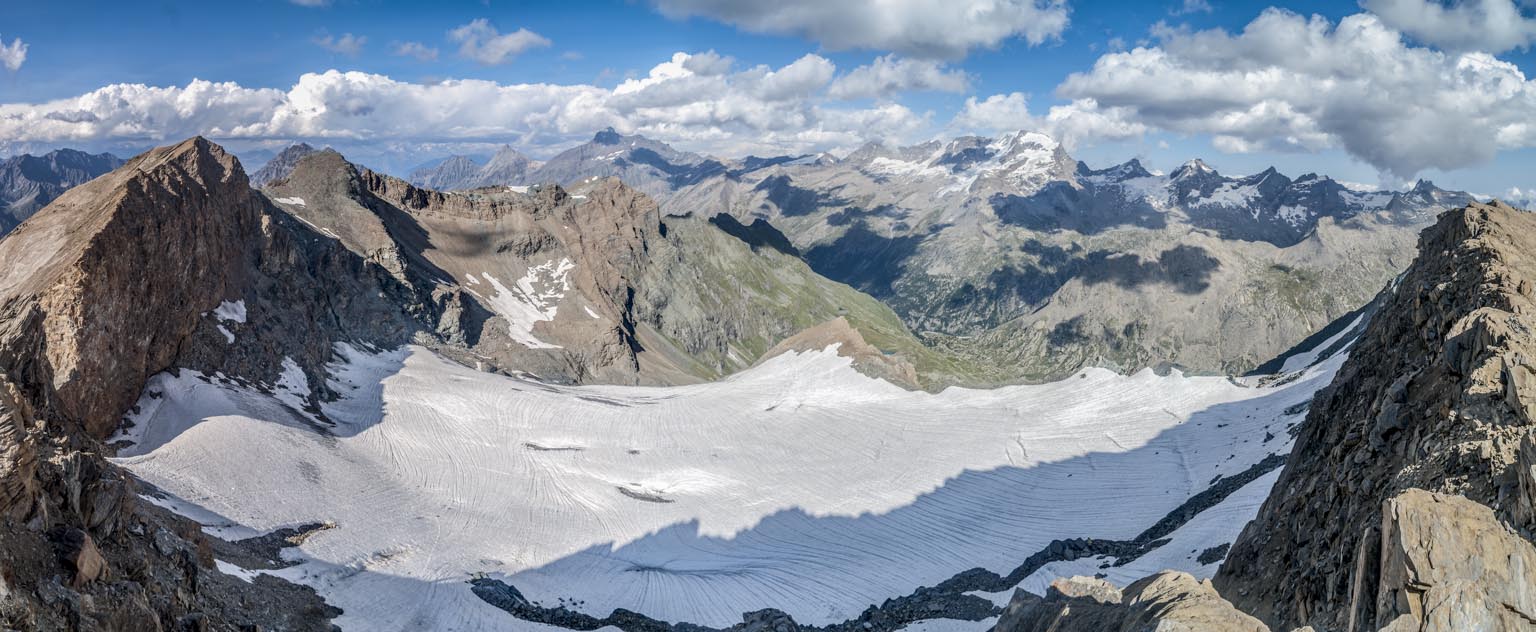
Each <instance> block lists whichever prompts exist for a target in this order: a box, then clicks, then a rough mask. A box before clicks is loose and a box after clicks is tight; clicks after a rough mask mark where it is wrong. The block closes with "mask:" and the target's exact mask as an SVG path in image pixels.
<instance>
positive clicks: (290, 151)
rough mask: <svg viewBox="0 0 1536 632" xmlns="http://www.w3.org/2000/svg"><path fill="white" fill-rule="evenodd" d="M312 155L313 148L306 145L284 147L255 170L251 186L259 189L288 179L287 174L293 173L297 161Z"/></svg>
mask: <svg viewBox="0 0 1536 632" xmlns="http://www.w3.org/2000/svg"><path fill="white" fill-rule="evenodd" d="M312 153H315V148H314V147H311V146H310V145H309V144H308V143H295V144H293V145H289V146H287V147H284V148H283V150H282V151H280V152H277V155H276V156H273V157H272V159H271V160H268V161H267V164H265V165H262V166H261V168H260V169H257V170H256V173H253V174H251V186H253V187H256V188H261V187H264V186H266V185H267V184H268V183H270V182H272V181H274V180H281V179H283V178H286V177H288V174H289V173H292V172H293V167H294V165H296V164H298V162H299V159H301V158H303V157H305V156H308V155H310V154H312Z"/></svg>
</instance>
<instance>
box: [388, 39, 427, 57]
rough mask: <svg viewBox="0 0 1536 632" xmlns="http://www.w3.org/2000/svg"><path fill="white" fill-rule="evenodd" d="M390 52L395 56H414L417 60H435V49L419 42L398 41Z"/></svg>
mask: <svg viewBox="0 0 1536 632" xmlns="http://www.w3.org/2000/svg"><path fill="white" fill-rule="evenodd" d="M390 52H392V53H394V54H395V55H396V56H397V57H415V58H416V60H417V61H437V49H436V48H434V47H432V46H427V45H426V44H423V43H421V42H398V43H396V44H395V45H394V47H393V48H391V49H390Z"/></svg>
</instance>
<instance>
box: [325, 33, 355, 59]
mask: <svg viewBox="0 0 1536 632" xmlns="http://www.w3.org/2000/svg"><path fill="white" fill-rule="evenodd" d="M312 41H313V42H314V43H315V45H316V46H319V47H320V48H324V49H325V50H328V51H331V52H333V53H336V54H338V55H346V56H348V57H356V56H357V54H358V53H361V52H363V44H366V43H368V38H366V37H359V36H356V35H353V34H351V33H343V34H342V36H341V37H335V36H332V35H324V36H319V37H316V38H314V39H313V40H312Z"/></svg>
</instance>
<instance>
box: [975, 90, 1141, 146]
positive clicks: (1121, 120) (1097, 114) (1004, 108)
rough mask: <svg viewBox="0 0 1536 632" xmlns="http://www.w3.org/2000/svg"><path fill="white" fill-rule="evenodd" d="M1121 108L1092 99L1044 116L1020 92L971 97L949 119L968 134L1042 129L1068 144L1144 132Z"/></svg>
mask: <svg viewBox="0 0 1536 632" xmlns="http://www.w3.org/2000/svg"><path fill="white" fill-rule="evenodd" d="M1130 115H1131V113H1130V112H1129V111H1127V110H1124V109H1121V108H1101V107H1099V105H1098V103H1096V102H1094V101H1093V100H1092V99H1082V100H1078V101H1074V102H1072V103H1068V104H1066V105H1057V106H1052V107H1051V108H1050V109H1049V110H1048V111H1047V112H1046V115H1045V116H1035V115H1034V114H1031V113H1030V111H1029V98H1028V97H1027V96H1026V95H1024V94H1023V93H1020V92H1011V93H1008V94H994V95H992V96H989V97H987V98H986V99H982V100H977V98H976V97H970V98H967V99H966V100H965V106H964V107H963V108H961V109H960V112H959V113H958V114H956V115H955V118H954V120H952V121H951V122H950V128H951V129H954V130H956V131H960V132H965V133H971V134H1001V133H1007V132H1014V131H1018V130H1029V131H1038V132H1044V133H1046V134H1049V135H1051V136H1052V137H1054V138H1055V139H1056V140H1058V141H1060V142H1061V143H1062V144H1063V145H1065V146H1066V147H1067V148H1069V149H1071V148H1076V147H1078V146H1081V145H1085V144H1092V143H1094V142H1098V141H1103V140H1125V139H1129V138H1135V137H1138V136H1141V135H1143V134H1145V133H1147V131H1148V129H1147V126H1146V125H1145V124H1143V123H1141V122H1139V121H1135V120H1132V119H1131V118H1130Z"/></svg>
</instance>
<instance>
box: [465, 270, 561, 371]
mask: <svg viewBox="0 0 1536 632" xmlns="http://www.w3.org/2000/svg"><path fill="white" fill-rule="evenodd" d="M575 268H576V264H574V263H571V260H570V259H569V258H562V259H560V261H558V262H556V261H555V260H553V259H551V260H549V261H547V262H545V263H542V264H539V265H536V266H533V267H530V268H528V272H527V273H526V274H524V275H523V277H522V278H520V279H518V280H517V283H516V284H514V286H513V287H511V288H508V287H507V286H505V285H502V283H501V280H500V279H497V278H496V277H495V276H492V275H491V273H489V272H485V273H482V276H484V277H485V280H486V282H487V283H490V284H491V287H492V288H494V289H495V290H496V293H495V294H492V295H491V296H490V298H488V299H487V301H488V302H489V303H490V307H491V311H494V312H496V314H497V315H498V316H501V317H502V319H504V320H506V321H507V330H508V332H509V333H510V334H511V335H512V339H513V340H514V341H516V342H517V343H518V344H521V345H523V346H525V347H528V348H529V349H559V348H560V345H554V344H550V343H547V342H544V341H542V340H539V339H538V337H536V336H534V335H533V326H534V324H535V323H538V322H540V321H547V320H554V319H555V314H556V313H557V312H558V311H559V310H560V299H563V298H565V293H566V291H568V290H570V289H571V282H570V279H569V274H570V272H571V270H573V269H575Z"/></svg>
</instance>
